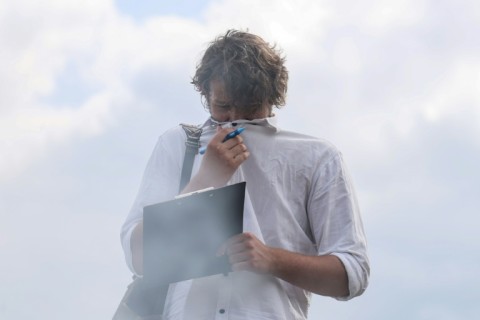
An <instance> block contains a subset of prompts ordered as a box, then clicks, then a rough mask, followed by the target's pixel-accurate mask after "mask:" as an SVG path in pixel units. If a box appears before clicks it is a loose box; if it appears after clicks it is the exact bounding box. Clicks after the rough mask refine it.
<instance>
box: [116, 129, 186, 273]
mask: <svg viewBox="0 0 480 320" xmlns="http://www.w3.org/2000/svg"><path fill="white" fill-rule="evenodd" d="M179 128H180V127H179ZM180 130H181V128H180ZM182 134H183V131H182V132H179V131H178V130H174V129H172V130H170V131H167V132H166V133H165V134H163V135H162V136H160V138H159V139H158V141H157V144H156V145H155V148H154V150H153V152H152V154H151V156H150V159H149V160H148V163H147V166H146V168H145V171H144V174H143V178H142V182H141V184H140V188H139V191H138V193H137V196H136V199H135V201H134V203H133V205H132V208H131V209H130V212H129V214H128V216H127V218H126V220H125V222H124V224H123V225H122V228H121V232H120V239H121V243H122V247H123V251H124V253H125V261H126V263H127V265H128V267H129V269H130V270H131V271H132V272H133V273H135V271H134V269H133V263H132V251H131V248H130V238H131V236H132V232H133V229H134V228H135V226H136V225H137V224H138V223H139V222H140V221H142V220H143V208H144V207H145V206H148V205H151V204H155V203H159V202H162V201H166V200H170V199H173V198H174V197H175V196H176V195H177V193H178V187H179V183H180V173H181V167H182V161H183V156H182V155H183V154H184V151H185V145H184V141H185V138H184V134H183V135H182Z"/></svg>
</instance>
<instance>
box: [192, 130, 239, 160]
mask: <svg viewBox="0 0 480 320" xmlns="http://www.w3.org/2000/svg"><path fill="white" fill-rule="evenodd" d="M243 130H245V128H243V127H241V128H237V129H236V130H234V131H232V132H230V133H229V134H227V135H226V136H225V138H224V139H223V141H222V142H225V141H227V140H229V139H232V138H235V137H236V136H238V135H239V134H240V133H242V132H243ZM205 151H207V147H206V146H205V147H201V148H200V151H199V153H200V154H204V153H205Z"/></svg>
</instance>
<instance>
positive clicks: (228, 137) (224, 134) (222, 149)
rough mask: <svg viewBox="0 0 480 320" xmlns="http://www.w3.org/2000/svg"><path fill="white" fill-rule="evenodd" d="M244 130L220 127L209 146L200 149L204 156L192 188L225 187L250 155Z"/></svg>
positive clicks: (192, 182) (192, 181)
mask: <svg viewBox="0 0 480 320" xmlns="http://www.w3.org/2000/svg"><path fill="white" fill-rule="evenodd" d="M244 130H245V129H244V128H237V129H236V130H233V129H232V128H222V127H218V129H217V133H216V134H215V135H214V136H213V138H212V139H211V140H210V142H209V143H208V146H207V148H206V149H205V148H203V150H200V152H201V153H203V154H204V156H203V157H202V161H201V164H200V168H199V170H198V172H197V174H196V175H195V176H194V177H193V178H192V180H191V182H190V183H189V185H190V184H191V185H192V186H194V188H193V187H192V188H191V189H192V190H198V189H202V188H206V187H215V188H217V187H223V186H224V185H225V184H226V183H227V182H228V181H229V180H230V178H231V177H232V175H233V174H234V173H235V171H236V170H237V169H238V167H240V165H241V164H242V163H243V162H244V161H245V160H247V158H248V157H249V156H250V152H249V151H248V148H247V146H246V145H245V144H244V143H243V138H242V136H241V133H242V132H243V131H244Z"/></svg>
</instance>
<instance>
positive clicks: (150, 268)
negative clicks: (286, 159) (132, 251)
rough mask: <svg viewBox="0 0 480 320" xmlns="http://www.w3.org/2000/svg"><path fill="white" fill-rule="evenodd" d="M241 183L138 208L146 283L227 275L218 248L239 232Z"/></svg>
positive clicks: (166, 282) (157, 283) (228, 269)
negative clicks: (218, 255)
mask: <svg viewBox="0 0 480 320" xmlns="http://www.w3.org/2000/svg"><path fill="white" fill-rule="evenodd" d="M245 186H246V182H241V183H237V184H233V185H229V186H226V187H222V188H218V189H213V190H207V191H204V192H198V193H193V194H191V195H188V196H184V197H181V198H178V199H174V200H170V201H166V202H162V203H158V204H154V205H150V206H146V207H144V209H143V280H144V283H145V284H146V285H148V286H151V287H154V286H159V285H168V284H170V283H174V282H179V281H184V280H189V279H193V278H200V277H206V276H210V275H214V274H221V273H223V274H227V273H228V272H230V264H229V262H228V258H227V257H226V256H222V257H217V256H216V252H217V250H218V248H220V246H221V245H222V244H223V243H224V242H225V241H226V240H227V239H228V238H230V237H232V236H234V235H236V234H239V233H241V232H242V231H243V208H244V201H245Z"/></svg>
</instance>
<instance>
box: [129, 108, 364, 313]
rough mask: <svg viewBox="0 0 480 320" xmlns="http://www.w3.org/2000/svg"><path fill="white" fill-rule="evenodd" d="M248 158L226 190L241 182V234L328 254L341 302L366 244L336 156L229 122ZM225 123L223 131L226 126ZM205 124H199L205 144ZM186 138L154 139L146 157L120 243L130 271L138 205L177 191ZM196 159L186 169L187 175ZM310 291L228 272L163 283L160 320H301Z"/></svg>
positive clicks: (270, 122) (299, 138)
mask: <svg viewBox="0 0 480 320" xmlns="http://www.w3.org/2000/svg"><path fill="white" fill-rule="evenodd" d="M235 123H236V125H237V126H242V127H245V131H244V132H243V133H242V137H243V139H244V143H245V145H246V146H247V148H248V149H249V151H250V157H249V158H248V159H247V160H246V161H245V162H244V163H242V165H241V166H240V167H239V168H238V169H237V171H236V172H235V174H234V175H233V176H232V178H231V180H230V181H229V184H233V183H237V182H241V181H247V190H246V196H245V209H244V226H243V228H244V231H248V232H251V233H253V234H255V235H256V236H257V237H258V238H259V239H260V240H261V241H262V242H264V243H265V244H266V245H268V246H271V247H277V248H282V249H285V250H289V251H293V252H297V253H302V254H306V255H328V254H331V255H335V256H337V257H338V258H339V259H340V260H341V261H342V263H343V264H344V266H345V269H346V271H347V275H348V283H349V290H350V295H349V296H348V297H342V298H340V297H339V298H338V299H342V300H347V299H350V298H353V297H355V296H358V295H360V294H361V293H362V292H363V291H364V290H365V288H366V287H367V283H368V276H369V263H368V258H367V254H366V239H365V235H364V231H363V226H362V221H361V218H360V213H359V209H358V205H357V200H356V197H355V192H354V188H353V186H352V184H351V180H350V177H349V175H348V173H347V171H346V168H345V165H344V163H343V160H342V156H341V154H340V152H339V151H338V150H337V149H336V148H335V147H334V146H332V145H331V144H330V143H328V142H326V141H324V140H320V139H317V138H314V137H310V136H306V135H303V134H299V133H294V132H289V131H283V130H280V129H279V128H278V127H277V125H276V118H275V117H271V118H267V119H258V120H253V121H247V120H239V121H235ZM231 125H232V123H226V124H223V126H231ZM215 126H216V125H215V124H214V121H212V120H210V119H209V120H208V121H207V122H205V124H204V125H203V133H202V137H201V139H200V142H201V145H202V146H206V145H207V144H208V142H209V141H210V139H211V138H212V137H213V135H214V134H215V131H216V128H215ZM185 140H186V136H185V133H184V131H183V129H182V128H181V127H180V126H178V127H175V128H173V129H171V130H169V131H167V132H166V133H164V134H163V135H162V136H160V138H159V140H158V143H157V145H156V147H155V149H154V151H153V153H152V155H151V157H150V160H149V162H148V165H147V168H146V170H145V173H144V176H143V180H142V183H141V186H140V190H139V192H138V195H137V198H136V200H135V202H134V204H133V207H132V209H131V211H130V213H129V215H128V217H127V219H126V221H125V223H124V225H123V227H122V232H121V240H122V245H123V249H124V251H125V257H126V261H127V264H128V266H129V267H130V269H131V270H132V271H134V270H133V267H132V254H131V249H130V237H131V234H132V231H133V229H134V227H135V225H136V224H137V223H138V222H139V221H141V219H142V213H143V207H144V206H146V205H150V204H154V203H158V202H162V201H166V200H171V199H173V198H174V197H175V196H176V195H177V193H178V186H179V183H180V174H181V170H182V164H183V157H184V154H185ZM201 160H202V156H201V155H197V156H196V158H195V161H194V165H193V172H192V174H193V175H194V174H195V173H196V172H197V171H198V169H199V166H200V162H201ZM310 296H311V294H310V292H308V291H306V290H303V289H301V288H299V287H296V286H293V285H291V284H290V283H288V282H285V281H283V280H281V279H278V278H276V277H273V276H268V275H258V274H255V273H251V272H232V273H230V274H229V275H228V276H224V275H216V276H210V277H205V278H200V279H194V280H189V281H183V282H179V283H175V284H172V285H170V288H169V292H168V296H167V300H166V304H165V311H164V317H165V319H187V320H190V319H196V320H202V319H209V320H210V319H231V320H239V319H242V320H243V319H272V320H273V319H288V320H290V319H306V318H307V312H308V306H309V302H310Z"/></svg>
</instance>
